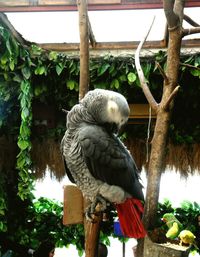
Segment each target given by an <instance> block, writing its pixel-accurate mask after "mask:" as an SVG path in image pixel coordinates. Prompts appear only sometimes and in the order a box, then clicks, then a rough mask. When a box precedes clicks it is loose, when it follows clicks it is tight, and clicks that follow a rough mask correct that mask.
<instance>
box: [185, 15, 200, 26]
mask: <svg viewBox="0 0 200 257" xmlns="http://www.w3.org/2000/svg"><path fill="white" fill-rule="evenodd" d="M183 19H184V20H185V21H187V23H189V24H190V25H192V26H193V27H199V26H200V25H199V24H198V23H196V22H195V21H194V20H193V19H191V18H190V17H189V16H188V15H186V14H184V16H183Z"/></svg>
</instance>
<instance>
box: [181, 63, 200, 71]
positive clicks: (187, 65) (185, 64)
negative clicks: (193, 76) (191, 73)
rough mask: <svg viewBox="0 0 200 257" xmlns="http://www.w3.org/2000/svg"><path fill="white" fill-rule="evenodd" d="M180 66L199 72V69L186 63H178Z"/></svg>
mask: <svg viewBox="0 0 200 257" xmlns="http://www.w3.org/2000/svg"><path fill="white" fill-rule="evenodd" d="M180 65H181V66H185V67H188V68H192V69H195V70H200V68H199V67H196V66H194V65H191V64H187V63H182V62H180Z"/></svg>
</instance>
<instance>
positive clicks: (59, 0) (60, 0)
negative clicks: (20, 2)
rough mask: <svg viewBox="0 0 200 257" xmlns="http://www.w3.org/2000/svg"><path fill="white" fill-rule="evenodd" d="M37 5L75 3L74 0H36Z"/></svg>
mask: <svg viewBox="0 0 200 257" xmlns="http://www.w3.org/2000/svg"><path fill="white" fill-rule="evenodd" d="M38 5H76V1H74V0H53V1H52V0H38Z"/></svg>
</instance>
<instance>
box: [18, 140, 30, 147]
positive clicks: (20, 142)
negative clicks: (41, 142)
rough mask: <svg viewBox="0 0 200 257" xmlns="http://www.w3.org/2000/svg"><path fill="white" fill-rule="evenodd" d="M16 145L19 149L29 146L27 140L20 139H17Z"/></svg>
mask: <svg viewBox="0 0 200 257" xmlns="http://www.w3.org/2000/svg"><path fill="white" fill-rule="evenodd" d="M17 145H18V147H19V148H20V149H21V150H25V149H26V148H27V147H28V146H29V142H28V141H26V140H22V139H21V140H19V141H18V143H17Z"/></svg>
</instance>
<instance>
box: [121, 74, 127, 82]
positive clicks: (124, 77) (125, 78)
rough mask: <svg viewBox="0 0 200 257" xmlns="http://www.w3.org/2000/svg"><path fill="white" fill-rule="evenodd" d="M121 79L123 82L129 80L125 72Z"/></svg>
mask: <svg viewBox="0 0 200 257" xmlns="http://www.w3.org/2000/svg"><path fill="white" fill-rule="evenodd" d="M119 81H121V82H124V81H127V77H126V75H125V74H124V75H121V76H120V77H119Z"/></svg>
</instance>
